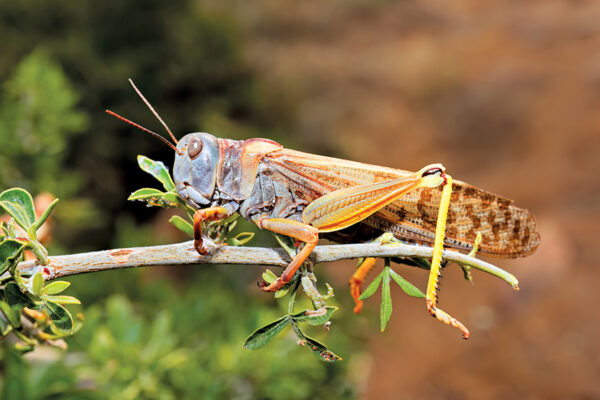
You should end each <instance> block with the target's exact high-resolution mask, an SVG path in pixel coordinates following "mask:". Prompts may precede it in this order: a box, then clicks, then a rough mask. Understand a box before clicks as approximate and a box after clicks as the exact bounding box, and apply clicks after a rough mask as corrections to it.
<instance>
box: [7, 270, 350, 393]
mask: <svg viewBox="0 0 600 400" xmlns="http://www.w3.org/2000/svg"><path fill="white" fill-rule="evenodd" d="M210 269H211V270H212V271H210V276H209V275H208V274H198V275H203V276H196V278H197V279H196V280H195V282H194V284H193V285H190V287H188V288H186V289H184V290H182V289H181V288H180V287H179V288H175V287H173V285H166V284H165V281H164V280H162V279H161V280H153V281H152V282H149V283H145V284H142V283H141V279H140V277H141V275H140V274H125V275H128V276H126V278H125V279H126V280H127V285H128V286H134V287H138V289H137V290H139V289H140V287H139V286H141V289H142V290H141V292H140V293H139V295H140V297H139V298H137V299H136V303H135V304H134V303H132V302H131V300H128V299H127V297H125V295H121V294H114V295H110V296H109V297H108V298H105V299H104V301H102V302H101V303H100V304H96V305H94V306H92V307H88V308H87V309H86V311H85V315H86V321H85V323H84V326H83V328H82V329H81V331H80V332H78V333H77V335H75V336H74V337H73V338H72V339H71V340H70V341H69V343H70V348H69V350H68V352H67V353H57V352H50V351H49V350H48V349H46V350H45V351H39V352H37V353H36V352H34V353H32V354H30V355H28V356H27V359H28V360H29V362H25V363H24V362H23V361H22V360H21V359H19V358H18V357H15V356H14V355H12V354H11V353H10V351H9V350H8V349H7V348H6V347H5V348H4V350H3V351H4V355H3V358H4V360H5V363H4V382H3V388H2V390H3V392H2V393H3V395H4V397H3V398H7V399H8V398H19V399H23V400H26V399H44V398H50V396H51V395H54V396H59V397H60V398H99V399H100V398H101V399H114V398H119V399H138V398H143V399H175V398H203V399H222V398H223V399H225V398H227V399H229V398H273V399H274V398H282V397H283V398H289V399H303V398H309V397H317V398H328V399H329V398H331V399H336V398H352V397H353V395H354V391H355V390H354V389H353V386H354V385H355V384H356V382H353V381H352V380H349V379H348V378H345V375H346V373H347V372H348V369H349V368H350V367H351V366H352V365H353V364H352V358H351V357H350V358H348V359H346V360H345V361H344V362H342V363H337V364H335V365H332V364H328V363H323V362H320V361H319V360H318V359H317V358H316V357H314V356H313V355H311V353H310V352H308V351H305V350H303V349H298V348H297V347H296V346H295V342H296V341H297V338H296V336H295V335H294V334H293V333H292V332H291V331H290V330H289V329H288V330H286V331H284V333H283V334H282V335H281V337H279V338H278V339H277V340H275V341H273V342H272V343H270V344H269V346H266V347H264V348H262V349H261V350H259V351H250V350H245V349H243V348H242V343H243V341H244V338H245V337H246V336H247V335H248V333H249V332H251V331H252V330H253V329H254V328H255V327H257V326H259V325H262V324H264V323H266V322H269V321H271V320H273V319H274V318H275V317H276V316H278V315H279V313H280V312H281V311H280V310H276V309H275V310H274V309H273V308H272V307H270V306H268V305H267V304H265V303H264V302H261V301H259V300H257V299H256V298H255V297H253V296H249V295H248V293H247V291H246V287H247V285H245V284H242V283H240V282H237V283H236V282H233V283H232V282H231V281H229V280H227V277H223V274H220V273H219V269H218V268H210ZM207 272H209V271H207ZM102 275H105V274H104V273H103V274H102ZM106 275H108V276H105V278H107V277H110V278H112V279H123V278H122V273H121V272H110V273H106ZM74 280H75V281H76V282H75V283H74V285H73V287H74V289H77V288H79V290H80V291H85V288H84V287H82V286H83V285H82V284H83V283H84V282H82V281H83V279H82V278H79V277H78V278H75V279H74ZM102 281H104V279H102ZM134 291H135V290H134ZM82 297H83V296H82ZM85 303H86V301H85V300H84V304H85ZM334 326H335V325H334ZM314 332H323V333H324V332H325V331H324V330H323V329H322V327H320V328H315V330H314ZM323 333H321V334H318V333H317V336H323ZM341 336H342V335H331V336H328V337H327V338H328V341H330V342H332V343H331V345H332V347H334V348H335V347H338V348H339V347H342V346H344V340H345V339H343V338H341ZM16 393H19V395H18V396H16V397H12V396H15V394H16Z"/></svg>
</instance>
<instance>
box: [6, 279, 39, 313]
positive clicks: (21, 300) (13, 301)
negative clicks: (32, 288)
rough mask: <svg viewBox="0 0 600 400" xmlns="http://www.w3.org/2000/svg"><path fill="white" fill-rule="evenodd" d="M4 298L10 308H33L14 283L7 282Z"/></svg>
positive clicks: (29, 300)
mask: <svg viewBox="0 0 600 400" xmlns="http://www.w3.org/2000/svg"><path fill="white" fill-rule="evenodd" d="M4 297H5V298H6V301H7V302H8V305H10V306H11V307H14V308H17V309H19V310H20V309H22V308H23V307H35V303H34V302H33V301H31V299H30V298H29V296H27V295H26V294H25V293H23V292H21V289H19V285H17V284H16V283H15V282H8V283H7V284H6V286H5V287H4Z"/></svg>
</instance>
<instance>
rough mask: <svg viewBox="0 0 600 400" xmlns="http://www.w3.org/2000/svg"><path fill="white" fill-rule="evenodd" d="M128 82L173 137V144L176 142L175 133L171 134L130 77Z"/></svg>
mask: <svg viewBox="0 0 600 400" xmlns="http://www.w3.org/2000/svg"><path fill="white" fill-rule="evenodd" d="M129 83H131V86H133V90H135V92H136V93H137V94H138V96H140V98H141V99H142V101H143V102H144V103H145V104H146V106H148V108H149V109H150V111H152V114H154V116H155V117H156V118H157V119H158V120H159V121H160V123H161V124H162V126H164V127H165V129H166V130H167V133H168V134H169V136H171V139H173V142H175V144H177V139H175V135H173V133H172V132H171V130H170V129H169V127H168V126H167V124H165V121H163V120H162V118H161V117H160V115H158V113H157V112H156V110H155V109H154V107H152V105H151V104H150V102H149V101H148V100H146V98H145V97H144V95H143V94H142V92H140V90H139V89H138V88H137V86H135V83H133V80H131V78H129Z"/></svg>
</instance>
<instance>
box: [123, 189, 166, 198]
mask: <svg viewBox="0 0 600 400" xmlns="http://www.w3.org/2000/svg"><path fill="white" fill-rule="evenodd" d="M163 194H164V192H161V191H160V190H158V189H154V188H143V189H138V190H136V191H135V192H133V193H131V194H130V195H129V197H128V198H127V200H130V201H133V200H141V201H147V200H158V199H160V198H161V197H162V195H163Z"/></svg>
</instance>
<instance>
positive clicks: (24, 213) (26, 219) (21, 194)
mask: <svg viewBox="0 0 600 400" xmlns="http://www.w3.org/2000/svg"><path fill="white" fill-rule="evenodd" d="M0 206H1V207H2V208H4V210H5V211H6V212H7V213H8V214H9V215H10V216H11V217H13V218H14V220H15V222H16V223H17V224H19V226H20V227H21V228H23V229H24V230H25V231H26V232H27V231H28V230H29V228H30V227H31V226H32V225H33V224H34V223H35V208H34V207H33V198H32V197H31V195H30V194H29V192H27V191H26V190H25V189H21V188H13V189H8V190H5V191H4V192H2V193H0Z"/></svg>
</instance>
